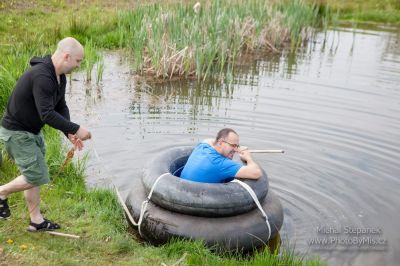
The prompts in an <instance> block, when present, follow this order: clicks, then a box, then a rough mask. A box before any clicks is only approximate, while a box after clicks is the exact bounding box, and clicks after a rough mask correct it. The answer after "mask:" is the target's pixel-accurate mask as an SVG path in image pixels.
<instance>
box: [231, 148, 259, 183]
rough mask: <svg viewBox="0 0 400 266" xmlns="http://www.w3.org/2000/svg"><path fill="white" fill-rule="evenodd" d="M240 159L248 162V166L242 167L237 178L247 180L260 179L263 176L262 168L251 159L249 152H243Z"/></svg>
mask: <svg viewBox="0 0 400 266" xmlns="http://www.w3.org/2000/svg"><path fill="white" fill-rule="evenodd" d="M239 154H240V159H241V160H242V161H243V162H246V163H247V165H245V166H242V167H241V168H240V169H239V171H238V172H237V173H236V175H235V177H237V178H247V179H259V178H260V177H261V176H262V171H261V168H260V167H259V166H258V165H257V164H256V162H255V161H254V160H253V158H252V157H251V154H250V152H249V151H248V150H244V151H241V152H240V153H239Z"/></svg>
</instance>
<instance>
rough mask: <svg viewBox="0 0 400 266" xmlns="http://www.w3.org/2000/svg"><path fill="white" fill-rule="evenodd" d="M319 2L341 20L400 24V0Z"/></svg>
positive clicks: (326, 0)
mask: <svg viewBox="0 0 400 266" xmlns="http://www.w3.org/2000/svg"><path fill="white" fill-rule="evenodd" d="M308 2H311V1H308ZM312 2H315V1H312ZM317 3H318V4H320V5H321V6H324V7H325V8H329V9H330V10H331V12H332V14H336V15H337V16H338V19H340V20H344V21H350V22H353V23H359V22H383V23H394V24H400V1H398V0H384V1H378V0H352V1H347V0H322V1H321V0H318V1H317Z"/></svg>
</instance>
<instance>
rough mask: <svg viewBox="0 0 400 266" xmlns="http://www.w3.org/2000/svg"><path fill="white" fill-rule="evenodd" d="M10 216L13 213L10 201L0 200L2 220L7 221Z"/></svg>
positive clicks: (0, 217) (0, 216)
mask: <svg viewBox="0 0 400 266" xmlns="http://www.w3.org/2000/svg"><path fill="white" fill-rule="evenodd" d="M10 215H11V212H10V208H9V207H8V199H4V200H2V199H0V219H7V218H8V217H10Z"/></svg>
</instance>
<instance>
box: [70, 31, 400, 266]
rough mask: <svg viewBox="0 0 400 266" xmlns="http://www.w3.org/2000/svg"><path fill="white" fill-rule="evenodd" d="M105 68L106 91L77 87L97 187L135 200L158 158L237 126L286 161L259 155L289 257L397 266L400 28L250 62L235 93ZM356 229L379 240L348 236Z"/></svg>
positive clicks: (329, 36) (348, 34) (324, 38)
mask: <svg viewBox="0 0 400 266" xmlns="http://www.w3.org/2000/svg"><path fill="white" fill-rule="evenodd" d="M105 62H107V64H108V65H106V66H105V71H104V80H103V82H102V84H101V87H99V88H96V87H90V86H89V87H87V88H85V87H84V86H83V85H82V84H83V77H82V76H81V74H79V73H78V74H75V75H74V76H73V79H72V84H71V87H70V88H69V97H70V98H69V99H68V102H69V105H70V106H71V113H72V117H73V118H75V120H77V121H79V122H80V123H81V124H83V125H87V126H88V127H89V128H91V129H92V132H93V136H94V142H92V143H90V142H89V143H88V145H87V146H88V148H89V149H91V150H92V151H94V150H95V151H96V152H97V154H98V155H99V157H100V159H96V158H93V159H92V160H90V161H89V169H88V179H87V182H88V184H89V185H103V184H106V183H107V182H108V181H110V180H112V182H113V183H114V184H116V185H117V186H118V187H119V189H120V190H121V191H122V192H124V193H125V194H126V193H127V192H128V191H129V183H130V180H131V179H132V178H138V176H139V175H140V171H141V169H142V168H143V166H144V165H145V164H146V163H147V162H148V161H150V160H151V158H152V157H153V156H154V154H156V153H158V152H160V151H162V150H163V149H166V148H169V147H173V146H182V145H195V144H196V143H197V142H199V141H200V140H202V139H204V138H207V137H213V136H214V135H215V134H216V132H217V131H218V130H219V129H221V128H223V127H232V128H234V129H236V130H237V132H238V133H239V135H240V140H241V144H243V145H246V146H249V147H250V148H254V149H275V148H279V149H284V150H285V151H286V153H285V154H284V155H277V154H275V155H274V154H268V155H267V154H257V155H255V156H254V157H255V159H256V161H257V162H258V163H259V164H260V165H261V166H262V167H263V168H264V169H265V170H266V171H267V172H268V174H269V176H270V185H271V189H273V190H274V191H275V192H277V194H278V195H279V196H280V198H281V201H282V204H283V207H284V212H285V221H284V226H283V228H282V230H281V239H282V245H283V246H285V245H288V244H289V245H291V246H292V247H295V250H296V252H299V253H306V254H307V255H308V256H314V255H318V256H320V257H321V258H322V259H326V260H328V262H329V263H332V264H333V265H338V264H341V265H376V264H379V265H396V264H398V262H399V261H400V257H399V255H398V254H397V253H396V251H399V249H400V233H399V232H398V230H397V224H398V222H397V221H398V220H399V219H400V212H399V211H400V210H399V204H398V202H400V194H399V193H398V188H399V187H400V186H399V185H400V180H399V175H398V173H400V164H399V159H400V117H399V115H398V114H399V111H400V91H399V88H400V76H399V73H400V29H399V28H393V27H385V28H382V27H381V28H379V30H370V29H351V28H343V29H340V30H337V31H328V32H327V33H326V34H324V33H321V34H318V35H317V36H316V38H315V39H314V40H313V41H311V42H309V44H308V45H307V46H305V47H303V48H301V49H299V50H297V51H295V52H290V51H284V52H283V53H282V54H279V55H270V56H265V55H264V56H260V55H258V56H255V57H243V58H241V61H240V65H239V66H237V67H236V69H235V74H234V76H233V77H231V78H230V80H231V81H230V82H221V81H218V82H209V83H201V82H197V81H196V80H189V81H179V82H177V81H175V82H169V83H165V84H163V85H154V84H147V85H146V84H143V83H137V82H135V80H134V79H133V78H132V76H131V74H130V70H129V64H127V63H126V62H124V60H122V59H121V57H120V56H119V55H117V54H109V55H106V58H105ZM357 228H370V229H371V230H373V229H374V230H375V231H378V233H374V232H371V231H368V232H367V233H365V232H364V233H363V234H362V235H354V234H350V233H349V230H350V231H351V229H354V230H356V229H357ZM348 236H350V237H352V239H354V241H358V242H357V243H355V242H354V243H350V244H349V243H345V242H346V239H347V237H348ZM321 239H328V240H329V241H331V243H317V242H318V241H323V240H321ZM362 239H364V240H362ZM377 239H381V240H384V241H387V244H386V245H381V244H377V243H372V242H371V241H372V240H374V241H375V240H377ZM361 241H364V243H360V242H361ZM365 241H367V242H365ZM368 241H370V242H368Z"/></svg>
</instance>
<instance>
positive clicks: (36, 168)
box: [0, 127, 50, 186]
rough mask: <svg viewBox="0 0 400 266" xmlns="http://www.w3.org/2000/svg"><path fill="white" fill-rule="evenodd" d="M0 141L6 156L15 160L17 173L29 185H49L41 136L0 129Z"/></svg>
mask: <svg viewBox="0 0 400 266" xmlns="http://www.w3.org/2000/svg"><path fill="white" fill-rule="evenodd" d="M0 140H1V141H2V142H4V147H5V148H6V150H7V152H8V154H9V155H10V156H11V158H13V159H14V160H15V164H16V165H17V166H18V169H19V171H20V172H21V174H22V175H23V176H25V178H26V182H28V183H29V184H32V185H35V186H40V185H43V184H47V183H49V181H50V179H49V170H48V167H47V163H46V160H45V154H46V147H45V144H44V139H43V134H42V133H39V134H37V135H35V134H32V133H30V132H27V131H14V130H8V129H5V128H3V127H0Z"/></svg>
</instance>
